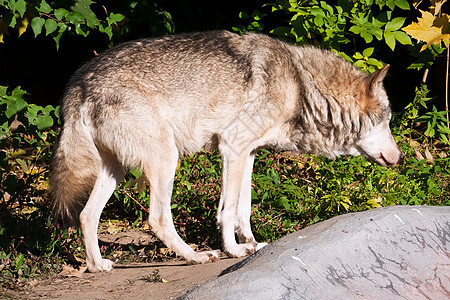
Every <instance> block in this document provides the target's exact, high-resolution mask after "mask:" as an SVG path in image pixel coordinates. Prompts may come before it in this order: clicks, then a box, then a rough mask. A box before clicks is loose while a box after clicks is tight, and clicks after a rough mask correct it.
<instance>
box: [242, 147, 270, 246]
mask: <svg viewBox="0 0 450 300" xmlns="http://www.w3.org/2000/svg"><path fill="white" fill-rule="evenodd" d="M254 160H255V154H254V153H253V152H252V153H251V154H250V155H249V156H248V158H247V160H246V162H245V166H244V172H243V177H242V184H241V190H240V194H239V202H238V206H237V211H236V220H235V222H236V224H235V231H236V235H237V237H238V241H239V243H240V244H253V245H254V247H255V251H257V250H259V249H261V248H262V247H264V246H266V245H267V243H258V242H256V240H255V238H254V237H253V232H252V229H251V225H250V216H251V211H252V171H253V163H254Z"/></svg>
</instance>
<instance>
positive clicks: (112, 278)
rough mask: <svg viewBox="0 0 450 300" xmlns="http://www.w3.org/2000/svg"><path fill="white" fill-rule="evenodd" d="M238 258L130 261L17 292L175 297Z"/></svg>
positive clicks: (67, 298)
mask: <svg viewBox="0 0 450 300" xmlns="http://www.w3.org/2000/svg"><path fill="white" fill-rule="evenodd" d="M240 260H241V259H236V258H235V259H229V258H227V259H221V260H219V261H218V262H215V263H211V264H204V265H194V266H187V265H186V263H184V262H183V261H178V262H173V261H172V262H162V263H150V264H131V265H125V266H120V267H119V268H115V269H113V270H112V271H111V272H107V273H96V274H92V273H84V274H82V276H81V277H80V278H77V277H63V276H58V277H56V278H52V279H48V280H44V281H41V282H37V284H36V285H35V286H30V287H28V288H27V289H26V290H25V291H24V292H22V293H21V295H22V297H23V298H24V299H64V300H75V299H83V300H85V299H133V300H137V299H153V300H160V299H161V300H162V299H176V297H177V296H180V295H182V294H184V293H185V292H186V291H188V290H189V289H192V288H194V287H196V286H197V285H199V284H202V283H204V282H206V281H209V280H211V279H214V278H216V277H217V276H218V275H219V274H220V273H221V272H222V271H223V270H224V269H226V268H228V267H229V266H231V265H233V264H235V263H237V262H238V261H240ZM155 280H157V282H155ZM161 281H163V282H161Z"/></svg>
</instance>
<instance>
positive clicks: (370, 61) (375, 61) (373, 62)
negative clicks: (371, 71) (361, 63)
mask: <svg viewBox="0 0 450 300" xmlns="http://www.w3.org/2000/svg"><path fill="white" fill-rule="evenodd" d="M367 64H368V65H372V66H377V67H378V68H379V69H381V68H383V66H384V65H383V63H382V62H381V61H379V60H378V59H375V58H372V57H370V58H369V59H367Z"/></svg>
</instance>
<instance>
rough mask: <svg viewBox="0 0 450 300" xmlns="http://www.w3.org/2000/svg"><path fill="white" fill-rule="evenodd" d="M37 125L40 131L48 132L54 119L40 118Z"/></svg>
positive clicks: (37, 119) (48, 117)
mask: <svg viewBox="0 0 450 300" xmlns="http://www.w3.org/2000/svg"><path fill="white" fill-rule="evenodd" d="M35 125H36V126H37V128H38V129H39V130H46V129H48V128H50V127H52V125H53V118H52V117H50V116H38V117H37V118H36V121H35Z"/></svg>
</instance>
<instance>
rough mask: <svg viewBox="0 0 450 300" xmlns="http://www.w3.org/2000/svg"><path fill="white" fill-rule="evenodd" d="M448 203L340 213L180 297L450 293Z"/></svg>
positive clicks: (437, 295)
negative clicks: (436, 205)
mask: <svg viewBox="0 0 450 300" xmlns="http://www.w3.org/2000/svg"><path fill="white" fill-rule="evenodd" d="M449 248H450V207H426V206H393V207H386V208H379V209H374V210H370V211H366V212H361V213H354V214H347V215H343V216H339V217H335V218H333V219H330V220H328V221H325V222H321V223H318V224H315V225H313V226H311V227H308V228H306V229H303V230H301V231H298V232H296V233H293V234H290V235H288V236H286V237H284V238H282V239H279V240H277V241H276V242H274V243H273V244H271V245H268V246H266V247H265V248H263V249H261V250H260V251H258V252H257V253H255V254H254V255H252V256H250V257H248V258H247V259H246V260H244V261H242V262H241V263H238V264H236V265H234V266H233V267H231V268H230V269H228V270H226V271H224V272H223V274H222V275H221V276H220V277H219V278H217V279H216V280H213V281H210V282H208V283H206V284H204V285H202V286H200V287H198V288H196V289H194V290H192V291H190V292H188V293H187V294H186V295H184V296H182V297H181V298H180V299H258V300H262V299H386V300H387V299H450V250H449Z"/></svg>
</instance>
